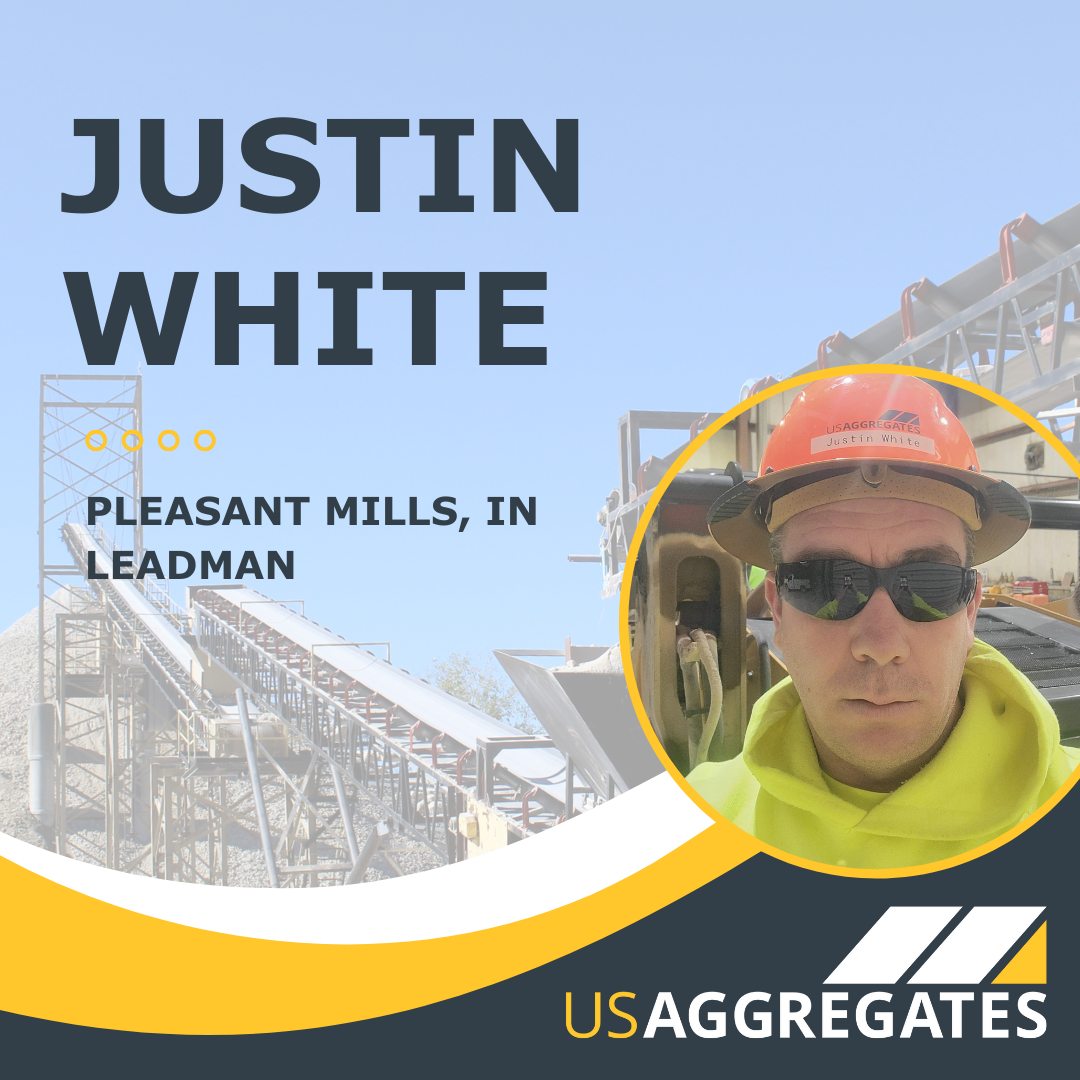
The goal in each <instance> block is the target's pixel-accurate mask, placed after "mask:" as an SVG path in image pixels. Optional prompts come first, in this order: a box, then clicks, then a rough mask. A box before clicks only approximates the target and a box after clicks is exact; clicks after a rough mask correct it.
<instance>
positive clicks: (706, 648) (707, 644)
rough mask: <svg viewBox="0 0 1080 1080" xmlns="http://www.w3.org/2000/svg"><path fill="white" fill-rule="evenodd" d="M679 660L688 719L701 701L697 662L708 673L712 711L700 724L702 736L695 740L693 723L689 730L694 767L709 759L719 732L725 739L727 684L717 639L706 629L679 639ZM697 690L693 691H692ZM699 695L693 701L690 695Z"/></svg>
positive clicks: (689, 746) (689, 745)
mask: <svg viewBox="0 0 1080 1080" xmlns="http://www.w3.org/2000/svg"><path fill="white" fill-rule="evenodd" d="M677 645H678V652H679V663H680V665H681V667H682V672H683V687H684V692H685V694H686V706H687V709H686V711H687V719H688V720H689V718H690V715H691V714H692V713H700V712H701V710H700V709H695V708H694V707H693V705H694V704H696V703H699V702H700V681H699V677H698V668H697V665H698V664H701V666H702V667H703V668H704V669H705V676H706V678H707V679H708V680H709V712H708V715H707V716H706V718H705V722H704V723H703V724H702V727H701V737H700V739H696V738H695V737H694V736H695V732H694V728H693V725H692V724H691V725H689V730H688V735H689V738H688V750H689V758H690V768H691V769H694V768H696V767H697V766H698V765H700V764H701V763H702V762H703V761H708V760H709V748H710V747H711V746H712V742H713V739H714V738H715V737H716V735H717V733H718V732H719V735H720V739H721V741H723V738H724V724H723V708H724V687H723V684H722V683H721V682H720V663H719V658H718V654H717V648H716V638H715V637H714V636H713V635H712V634H709V633H706V632H705V631H704V630H700V629H695V630H691V631H690V636H689V637H686V636H680V638H679V639H678V642H677ZM692 690H693V691H696V693H694V694H692V693H691V691H692ZM692 696H694V697H696V698H697V702H692V701H691V697H692Z"/></svg>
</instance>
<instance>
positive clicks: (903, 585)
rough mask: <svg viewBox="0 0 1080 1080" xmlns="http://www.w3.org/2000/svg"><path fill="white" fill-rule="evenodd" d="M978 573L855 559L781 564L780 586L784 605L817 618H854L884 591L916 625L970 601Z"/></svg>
mask: <svg viewBox="0 0 1080 1080" xmlns="http://www.w3.org/2000/svg"><path fill="white" fill-rule="evenodd" d="M978 580H979V578H978V571H977V570H975V569H973V568H971V567H964V566H954V565H952V564H950V563H933V562H914V563H904V565H903V566H889V567H879V566H865V565H864V564H863V563H858V562H853V561H852V560H850V559H810V560H808V561H806V562H791V563H780V565H779V566H777V568H776V587H777V588H778V589H779V590H780V595H781V596H782V597H783V599H784V600H785V602H787V603H789V604H791V606H792V607H793V608H796V609H797V610H799V611H802V612H805V613H806V614H807V615H813V616H814V618H815V619H850V618H853V617H854V616H856V615H858V614H859V612H860V611H862V609H863V608H864V607H866V605H867V604H868V603H870V597H871V596H873V595H874V592H875V591H876V590H877V589H879V588H883V589H885V591H886V592H888V594H889V599H890V600H892V602H893V606H894V607H895V608H896V610H897V611H899V612H900V614H901V615H903V616H904V618H905V619H910V620H911V621H912V622H938V621H940V620H941V619H947V618H949V616H950V615H955V614H956V613H957V612H958V611H962V610H963V609H964V608H965V607H967V605H968V604H970V603H971V599H972V597H973V596H974V595H975V586H976V585H977V584H978Z"/></svg>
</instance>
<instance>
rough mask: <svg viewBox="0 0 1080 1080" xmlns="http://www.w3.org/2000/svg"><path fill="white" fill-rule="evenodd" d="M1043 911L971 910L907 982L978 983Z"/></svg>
mask: <svg viewBox="0 0 1080 1080" xmlns="http://www.w3.org/2000/svg"><path fill="white" fill-rule="evenodd" d="M1045 910H1046V908H1044V907H976V908H972V909H971V911H969V912H968V913H967V915H965V916H964V918H963V919H962V920H961V922H960V925H959V926H957V928H956V929H955V930H954V931H953V932H952V933H951V934H950V935H949V936H948V937H947V938H946V939H945V940H944V941H943V942H942V943H941V944H940V945H939V946H938V947H937V948H936V949H935V950H934V951H933V952H932V953H931V954H930V956H928V957H927V959H926V962H925V963H924V964H923V965H922V966H921V967H920V968H919V970H918V971H916V972H915V974H914V975H912V976H911V978H910V979H909V980H908V982H912V983H980V982H982V981H983V979H985V978H986V976H987V975H989V974H990V972H991V971H993V969H994V967H995V966H996V965H997V963H998V961H999V960H1001V958H1002V957H1003V956H1004V955H1005V953H1006V952H1007V951H1008V949H1009V947H1010V946H1011V945H1012V944H1014V943H1015V941H1016V939H1017V938H1019V937H1020V935H1021V934H1022V933H1023V932H1024V931H1025V930H1026V929H1027V928H1028V927H1029V926H1030V925H1031V924H1032V923H1033V922H1034V921H1035V920H1036V919H1037V918H1038V917H1039V916H1040V915H1041V914H1042V913H1043V912H1044V911H1045ZM857 947H858V946H856V948H857Z"/></svg>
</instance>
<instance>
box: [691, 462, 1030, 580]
mask: <svg viewBox="0 0 1080 1080" xmlns="http://www.w3.org/2000/svg"><path fill="white" fill-rule="evenodd" d="M872 465H884V466H886V467H887V468H889V469H893V470H895V471H896V472H899V473H904V474H908V475H911V476H919V477H925V478H927V479H928V480H930V481H933V482H936V483H938V484H948V485H950V486H951V487H954V488H956V487H959V488H962V489H964V490H966V491H968V492H969V493H970V494H971V495H972V496H973V498H974V499H975V503H976V506H977V507H978V514H979V522H980V528H979V529H978V530H976V531H974V538H975V554H974V562H975V564H976V565H978V564H980V563H985V562H989V561H990V560H991V559H993V558H995V557H996V556H998V555H1000V554H1001V553H1002V552H1003V551H1007V550H1008V549H1009V548H1011V547H1012V546H1013V544H1015V543H1016V542H1017V541H1018V540H1019V539H1020V538H1021V537H1022V536H1023V535H1024V533H1026V532H1027V530H1028V527H1029V526H1030V524H1031V508H1030V506H1028V502H1027V499H1025V498H1024V496H1023V495H1022V494H1021V493H1020V492H1019V491H1017V490H1016V488H1014V487H1013V486H1012V485H1011V484H1007V483H1006V482H1005V481H1004V480H995V479H993V478H992V477H989V476H986V475H985V474H983V473H978V472H973V471H968V470H963V469H957V468H953V467H951V466H948V465H938V464H934V463H929V462H926V463H924V462H920V463H918V464H915V463H911V462H906V461H898V460H897V459H895V458H859V459H858V460H855V461H852V460H850V459H849V460H846V461H833V462H813V463H810V464H807V465H799V466H795V467H794V468H790V469H783V470H780V471H777V472H772V473H766V474H765V475H763V476H759V477H757V478H756V479H754V480H748V481H744V482H743V483H741V484H737V485H735V486H734V487H733V488H731V489H730V490H729V491H726V492H724V494H723V495H721V496H720V498H719V499H718V500H717V501H716V502H715V503H714V504H713V506H712V508H711V509H710V510H709V514H708V518H707V520H708V524H709V531H710V532H711V533H712V535H713V538H714V539H715V540H716V542H717V543H718V544H719V545H720V546H721V547H722V548H724V549H725V550H726V551H729V552H730V553H731V554H732V555H734V556H735V557H736V558H738V559H742V560H743V562H747V563H751V564H753V565H754V566H761V567H764V568H765V569H766V570H772V569H775V566H774V564H773V561H772V557H771V556H770V555H769V529H768V524H767V520H768V510H769V507H770V505H771V504H772V501H773V499H774V498H775V497H777V496H779V495H780V494H787V493H788V492H791V491H795V490H796V489H800V488H809V487H812V486H813V485H814V484H816V483H818V482H819V481H821V480H825V479H829V478H831V477H834V476H840V475H843V474H845V473H857V472H858V471H859V470H860V469H861V468H862V467H864V466H872ZM932 486H933V485H931V487H928V488H927V494H926V497H925V498H918V499H916V501H920V502H926V503H929V504H931V505H943V503H944V500H937V499H935V498H934V497H933V493H932ZM808 494H809V495H811V500H810V505H813V501H812V492H808ZM868 494H869V492H868ZM909 497H910V496H909ZM830 501H832V500H831V499H829V498H825V497H823V498H822V499H821V502H820V503H819V504H818V505H825V504H827V503H828V502H830Z"/></svg>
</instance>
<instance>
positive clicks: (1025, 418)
mask: <svg viewBox="0 0 1080 1080" xmlns="http://www.w3.org/2000/svg"><path fill="white" fill-rule="evenodd" d="M872 374H886V375H914V376H916V377H918V378H927V379H931V380H934V381H936V382H942V383H946V384H948V385H949V386H956V387H959V388H960V389H961V390H967V391H970V392H971V393H973V394H975V395H977V396H978V397H981V398H984V399H985V400H986V401H989V402H990V403H991V404H992V405H997V406H999V407H1000V408H1002V409H1004V410H1005V411H1006V412H1009V413H1012V415H1013V416H1015V417H1016V418H1017V419H1018V420H1020V421H1022V422H1023V423H1024V424H1026V425H1027V426H1028V427H1030V428H1031V430H1032V431H1034V432H1035V433H1036V434H1038V435H1041V436H1042V437H1043V438H1044V439H1045V440H1046V441H1047V442H1048V443H1050V445H1051V446H1052V447H1053V448H1054V449H1055V450H1056V451H1057V452H1058V453H1059V454H1060V455H1061V457H1062V458H1063V460H1064V461H1065V463H1066V464H1067V465H1068V466H1069V468H1071V469H1072V471H1073V472H1074V473H1076V475H1077V477H1078V478H1080V462H1078V461H1077V460H1076V458H1075V457H1074V456H1073V454H1072V451H1070V450H1068V449H1066V447H1065V445H1064V443H1062V441H1061V440H1060V439H1059V438H1058V437H1057V436H1056V435H1054V433H1053V432H1051V431H1050V430H1049V428H1047V427H1046V426H1045V425H1044V424H1041V423H1039V421H1038V420H1036V419H1035V417H1033V416H1032V415H1031V414H1030V413H1026V412H1024V410H1023V409H1021V408H1020V407H1019V406H1017V405H1014V404H1013V403H1012V402H1011V401H1008V400H1007V399H1005V398H1003V397H1001V396H1000V395H998V394H995V393H994V392H993V391H992V390H987V389H986V388H985V387H982V386H978V385H977V384H975V383H974V382H972V381H970V380H968V379H961V378H958V377H957V376H955V375H946V374H945V373H944V372H941V371H934V370H932V369H929V368H918V367H913V366H908V365H901V364H852V365H849V366H847V367H834V368H825V369H824V370H822V371H813V372H808V373H807V374H805V375H795V376H793V377H792V378H790V379H784V380H783V381H782V382H779V383H777V384H776V385H775V386H770V387H768V388H767V389H765V390H762V391H761V392H760V393H758V394H754V395H753V397H749V398H747V399H746V400H745V401H741V402H739V404H738V405H736V406H735V407H734V408H732V409H729V410H728V411H727V412H726V413H724V415H723V416H721V417H720V418H719V419H718V420H716V421H714V422H713V423H712V424H710V425H709V426H708V427H707V428H705V430H704V431H702V432H701V433H700V434H699V435H698V436H697V438H696V439H693V440H692V441H691V442H690V444H689V445H688V446H687V448H686V449H685V450H684V451H683V452H682V453H681V454H680V455H679V456H678V458H677V459H676V461H675V463H674V464H673V465H672V466H671V468H670V469H668V471H667V472H666V473H665V474H664V476H663V478H662V479H661V481H660V483H659V484H657V485H656V489H655V490H654V491H653V494H652V497H651V498H650V499H649V501H648V503H647V504H646V505H645V512H644V513H643V514H642V516H641V520H640V521H639V522H638V526H637V528H636V529H635V530H634V536H633V539H632V540H631V541H630V548H629V550H628V551H627V554H626V558H625V560H624V561H623V580H622V586H621V588H620V590H619V647H620V652H621V653H622V661H623V671H624V672H625V674H626V684H627V687H628V688H629V690H630V700H631V701H632V702H633V704H634V711H635V712H636V713H637V718H638V723H640V724H641V727H642V729H643V730H644V732H645V737H646V738H647V739H648V740H649V742H650V744H651V745H652V748H653V750H655V751H656V754H657V756H658V757H659V758H660V761H661V763H662V764H663V766H664V768H665V769H667V771H668V773H669V774H670V775H671V776H672V777H673V778H674V780H675V782H676V783H677V784H678V785H679V787H681V788H682V790H683V791H684V792H686V794H687V795H688V796H689V797H690V798H691V799H693V801H694V802H695V803H696V804H697V806H698V807H700V809H701V810H703V811H704V812H705V813H706V814H708V815H709V817H711V818H712V819H713V820H714V821H715V822H716V823H717V824H718V825H720V826H722V827H725V828H726V829H727V830H731V832H729V835H732V832H733V833H734V834H737V837H738V839H739V840H741V841H745V838H747V837H749V838H750V840H751V841H752V842H753V843H754V844H756V845H757V847H758V850H760V851H763V852H765V853H766V854H768V855H771V856H772V857H773V858H775V859H779V860H780V861H781V862H786V863H790V864H791V865H793V866H801V867H804V868H805V869H807V870H817V871H818V872H820V873H824V874H833V875H835V876H837V877H854V878H898V877H915V876H918V875H921V874H933V873H936V872H937V871H939V870H947V869H949V868H950V867H953V866H961V865H962V864H964V863H966V862H970V861H971V860H972V859H977V858H979V856H981V855H987V854H989V853H990V852H991V851H994V850H996V849H997V848H999V847H1001V846H1002V845H1003V844H1007V843H1008V842H1009V841H1010V840H1012V839H1013V838H1014V837H1017V836H1019V835H1020V834H1021V833H1022V832H1024V831H1026V830H1027V829H1029V828H1030V827H1031V826H1032V825H1034V824H1035V822H1037V821H1039V820H1041V819H1042V818H1043V817H1044V816H1045V815H1046V814H1048V813H1049V812H1050V811H1051V810H1052V809H1053V808H1054V807H1055V806H1057V804H1058V803H1059V802H1060V801H1061V800H1062V799H1063V798H1064V797H1065V795H1066V794H1068V792H1069V791H1070V790H1071V789H1072V788H1073V787H1074V786H1075V784H1076V783H1077V781H1078V780H1080V768H1078V769H1076V770H1075V771H1074V772H1073V774H1072V775H1071V776H1070V777H1069V779H1068V780H1066V781H1065V783H1064V784H1062V785H1061V787H1060V788H1058V790H1057V791H1056V792H1055V793H1054V794H1053V795H1052V796H1051V797H1050V798H1049V799H1047V800H1046V802H1044V803H1043V804H1042V806H1040V807H1039V809H1038V810H1036V811H1035V813H1034V814H1031V815H1030V816H1029V817H1026V818H1024V820H1023V821H1021V822H1020V823H1019V824H1018V825H1014V826H1013V827H1012V828H1011V829H1009V830H1008V832H1005V833H1002V834H1001V835H1000V836H998V837H995V838H994V839H993V840H990V841H989V842H987V843H985V844H982V845H981V846H979V847H977V848H972V850H971V851H965V852H964V853H963V854H962V855H954V856H953V857H952V858H950V859H941V860H939V861H937V862H932V863H922V864H920V865H918V866H900V867H891V868H889V869H884V870H864V869H859V868H856V867H850V866H832V865H831V864H829V863H821V862H815V861H814V860H813V859H804V858H801V857H800V856H798V855H792V854H791V853H790V852H787V851H782V850H781V849H780V848H777V847H773V846H772V845H771V844H766V843H764V842H763V841H761V840H758V838H757V837H755V836H751V834H750V833H748V832H746V831H745V830H743V829H740V828H739V826H738V825H735V824H734V823H733V822H731V821H729V820H728V819H727V818H725V817H724V816H723V815H722V814H718V813H717V812H716V810H715V809H714V808H713V807H712V806H711V805H710V804H709V803H707V802H706V801H705V800H704V799H703V798H702V797H701V796H700V795H699V794H698V793H697V792H696V791H695V790H694V789H693V788H692V787H691V786H690V785H689V784H688V783H687V782H686V778H685V777H684V776H683V775H682V773H680V772H679V770H678V769H677V768H675V766H674V765H673V764H672V762H671V759H670V758H669V757H668V755H667V753H666V751H665V750H664V748H663V745H662V744H661V742H660V740H659V739H658V738H657V737H656V732H655V731H654V730H653V726H652V722H651V721H650V720H649V718H648V716H647V714H646V712H645V706H644V704H643V702H642V700H641V694H640V692H639V691H638V687H637V680H636V679H635V677H634V668H633V664H632V662H631V657H630V639H629V635H628V633H627V627H628V625H629V617H630V590H629V588H628V586H629V582H630V578H628V577H627V576H626V568H627V567H633V566H634V565H635V563H636V562H637V557H638V550H639V549H640V547H641V542H642V540H643V538H644V536H645V528H646V526H647V525H648V523H649V522H650V521H651V520H652V518H653V515H654V514H655V513H656V509H657V507H658V506H659V505H660V500H661V499H662V498H663V496H664V492H665V491H667V489H668V486H669V485H670V483H671V481H672V480H673V479H674V478H675V476H677V475H678V472H679V470H680V469H681V468H682V467H683V466H684V465H685V464H686V463H687V462H688V461H689V460H690V458H691V457H692V456H693V455H694V454H695V453H696V452H697V451H698V450H700V449H701V447H702V446H704V445H705V443H706V442H708V440H709V439H711V438H712V436H713V435H715V434H716V433H717V432H718V431H719V430H720V429H721V428H722V427H723V426H724V425H725V424H728V423H730V422H731V421H732V420H734V419H735V417H737V416H739V415H741V414H742V413H744V412H746V411H748V410H749V409H752V408H753V407H754V406H755V405H760V404H761V403H762V402H763V401H768V400H769V398H772V397H775V396H776V395H777V394H782V393H784V392H785V391H786V390H793V389H795V388H796V387H800V386H806V385H807V384H808V383H812V382H816V381H817V380H818V379H834V378H838V377H840V376H843V375H872ZM733 838H734V837H733Z"/></svg>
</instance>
